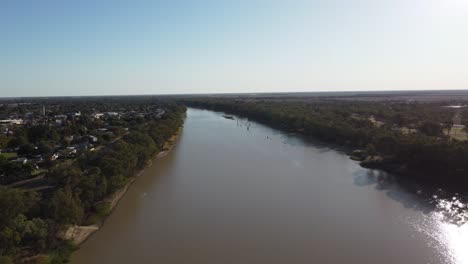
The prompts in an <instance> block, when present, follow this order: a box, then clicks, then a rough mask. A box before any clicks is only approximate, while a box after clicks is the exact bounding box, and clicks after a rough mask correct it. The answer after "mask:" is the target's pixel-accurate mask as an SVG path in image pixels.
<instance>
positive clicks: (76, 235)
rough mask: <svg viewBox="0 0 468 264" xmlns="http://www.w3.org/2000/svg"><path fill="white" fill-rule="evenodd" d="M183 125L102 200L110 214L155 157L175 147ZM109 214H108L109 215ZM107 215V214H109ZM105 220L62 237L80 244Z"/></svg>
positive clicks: (66, 232)
mask: <svg viewBox="0 0 468 264" xmlns="http://www.w3.org/2000/svg"><path fill="white" fill-rule="evenodd" d="M182 130H183V127H180V128H179V129H178V130H177V132H176V133H175V134H174V135H173V136H172V137H171V138H170V139H169V140H167V142H166V143H165V144H164V148H163V150H161V151H160V152H159V153H157V154H156V155H154V156H153V158H152V159H150V160H149V161H148V163H147V165H146V166H145V168H143V169H142V170H141V171H139V172H138V173H137V174H136V175H135V177H132V178H130V179H129V181H128V183H127V184H126V185H125V186H124V187H123V188H121V189H120V190H118V191H116V192H115V193H113V194H112V195H110V196H108V197H106V198H105V199H104V200H103V201H102V202H103V203H108V204H109V214H111V213H112V211H113V210H114V209H115V208H116V207H117V205H118V203H119V201H120V199H122V197H123V196H124V195H125V193H126V192H127V191H128V189H129V188H130V186H131V185H132V184H133V183H134V182H135V181H136V179H137V178H138V177H139V176H141V174H143V172H144V171H145V169H146V168H147V167H149V166H151V164H152V161H153V160H155V159H159V158H162V157H164V156H166V155H167V154H168V153H169V152H170V151H171V150H172V149H173V147H174V145H175V143H176V141H177V139H178V138H179V137H180V134H181V133H182ZM109 214H108V215H109ZM108 215H107V216H108ZM104 222H105V218H104V219H102V221H100V223H98V224H93V225H87V226H72V227H69V228H68V229H67V230H66V231H65V232H64V233H63V234H62V238H63V239H65V240H69V241H72V242H73V244H75V245H77V246H78V245H80V244H82V243H83V242H85V241H86V240H87V239H88V238H89V237H90V236H91V235H92V234H93V233H95V232H96V231H98V230H99V229H100V228H101V227H102V226H103V225H104Z"/></svg>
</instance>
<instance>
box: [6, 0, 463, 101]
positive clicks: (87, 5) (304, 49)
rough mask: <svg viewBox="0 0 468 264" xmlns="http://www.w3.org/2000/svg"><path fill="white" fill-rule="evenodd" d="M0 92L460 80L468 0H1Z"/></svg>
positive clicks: (395, 85) (348, 86) (375, 86)
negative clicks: (68, 0)
mask: <svg viewBox="0 0 468 264" xmlns="http://www.w3.org/2000/svg"><path fill="white" fill-rule="evenodd" d="M0 34H1V35H2V37H3V39H4V40H3V41H2V42H0V57H2V60H0V87H1V91H2V94H1V95H0V96H1V97H35V96H44V97H47V96H93V95H95V96H99V95H103V96H105V95H144V94H150V95H156V94H161V95H164V94H166V95H167V94H213V93H216V94H224V93H278V92H298V93H300V92H347V91H350V92H358V91H403V90H464V89H468V74H466V69H468V50H467V49H466V47H467V46H468V2H467V1H463V0H427V1H424V0H414V1H403V0H380V1H371V0H360V1H358V0H354V1H345V0H332V1H318V0H316V1H305V0H304V1H303V0H298V1H290V2H287V3H286V2H285V1H266V0H265V1H264V0H255V1H245V0H244V1H237V2H235V3H231V2H227V1H167V2H166V1H99V2H98V3H96V2H94V1H90V0H85V1H79V2H67V3H65V2H62V1H54V0H46V1H41V2H34V1H9V0H7V1H2V3H1V4H0Z"/></svg>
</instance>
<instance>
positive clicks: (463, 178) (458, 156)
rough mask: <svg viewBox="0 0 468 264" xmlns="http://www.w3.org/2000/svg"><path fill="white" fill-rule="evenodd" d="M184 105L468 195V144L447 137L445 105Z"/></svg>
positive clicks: (238, 101) (199, 102) (207, 100)
mask: <svg viewBox="0 0 468 264" xmlns="http://www.w3.org/2000/svg"><path fill="white" fill-rule="evenodd" d="M185 103H186V104H187V105H189V106H192V107H197V108H204V109H210V110H215V111H223V112H226V113H231V114H236V115H240V116H243V117H247V118H250V119H252V120H255V121H259V122H261V123H265V124H267V125H270V126H273V127H276V128H280V129H286V130H294V131H296V132H299V133H302V134H304V135H305V136H310V137H314V138H317V139H321V140H324V141H327V142H332V143H337V144H340V145H347V146H352V147H354V148H359V149H361V150H362V153H365V154H364V157H363V158H362V159H363V160H364V161H363V163H362V164H363V166H367V167H372V168H379V169H383V170H387V171H390V172H393V173H396V174H400V175H402V176H404V177H407V178H414V179H417V180H418V181H420V182H423V183H431V184H437V185H440V186H444V187H451V188H455V189H457V190H461V191H466V190H468V162H467V157H468V142H467V141H457V140H454V139H450V138H449V137H447V136H445V135H444V133H443V131H444V129H445V130H447V129H449V130H450V129H451V127H452V125H453V123H452V117H453V115H454V112H453V110H451V109H446V108H443V107H442V106H443V105H444V104H442V103H407V102H355V101H341V100H325V99H323V100H321V101H312V102H306V101H288V100H284V101H281V100H252V99H223V98H205V99H190V100H185ZM376 120H380V121H376ZM408 131H410V132H408Z"/></svg>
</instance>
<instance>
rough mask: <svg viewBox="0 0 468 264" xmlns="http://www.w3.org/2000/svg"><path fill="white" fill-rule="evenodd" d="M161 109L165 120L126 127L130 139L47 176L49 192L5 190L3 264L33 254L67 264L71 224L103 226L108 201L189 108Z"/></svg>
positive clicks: (0, 229)
mask: <svg viewBox="0 0 468 264" xmlns="http://www.w3.org/2000/svg"><path fill="white" fill-rule="evenodd" d="M142 104H143V103H142ZM160 106H161V107H163V108H164V109H165V110H166V113H165V114H164V115H163V116H162V118H160V119H158V120H156V119H152V118H147V119H140V120H137V122H134V121H132V122H125V124H123V125H122V127H124V126H125V127H127V128H128V134H126V135H125V136H124V137H123V138H122V139H121V140H117V141H115V142H111V143H109V145H108V146H104V147H102V148H101V149H99V150H96V151H94V152H92V151H89V152H87V153H86V154H85V155H83V156H81V157H79V158H77V159H76V160H73V161H71V162H69V163H65V164H62V165H59V166H56V167H54V168H53V169H51V170H50V171H49V172H47V174H46V175H45V177H46V179H47V180H48V182H49V183H50V185H51V186H52V187H51V188H50V189H49V190H48V191H44V192H42V193H38V192H34V191H26V190H21V189H13V188H8V187H4V186H0V212H1V217H0V263H10V262H11V261H12V260H13V259H14V260H15V262H16V261H17V260H19V259H21V258H22V256H34V255H35V256H38V257H37V258H35V262H31V263H65V262H66V261H67V258H68V257H69V255H70V253H71V251H72V250H73V249H74V246H73V245H72V244H71V243H70V242H69V241H64V240H62V239H60V238H59V237H60V236H59V234H60V233H61V232H63V231H64V230H65V229H66V228H67V227H69V226H70V225H89V224H96V223H100V222H101V221H102V220H103V218H104V217H105V216H107V215H108V214H109V213H110V203H109V202H106V201H105V199H104V198H105V197H108V196H109V195H111V194H113V193H114V192H115V191H116V190H118V189H120V188H122V187H123V186H125V185H126V183H127V182H128V181H129V179H130V178H131V177H134V176H135V174H136V173H137V172H138V171H139V170H141V169H143V167H144V166H145V164H146V163H147V162H148V161H149V160H150V159H151V158H152V157H153V156H154V155H155V154H156V153H158V152H159V151H161V150H163V147H164V144H165V143H166V142H167V141H168V140H169V139H170V138H171V137H172V136H173V135H174V134H175V133H176V132H177V131H178V129H179V128H180V127H181V126H182V124H183V121H184V116H185V111H186V108H185V106H182V105H179V104H175V103H160ZM103 107H105V106H103ZM122 122H123V121H122Z"/></svg>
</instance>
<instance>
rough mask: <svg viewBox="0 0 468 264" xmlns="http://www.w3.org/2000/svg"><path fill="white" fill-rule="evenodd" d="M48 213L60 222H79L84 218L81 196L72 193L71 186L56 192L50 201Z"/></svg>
mask: <svg viewBox="0 0 468 264" xmlns="http://www.w3.org/2000/svg"><path fill="white" fill-rule="evenodd" d="M48 214H49V217H50V218H51V219H53V220H54V221H55V222H57V223H59V224H79V223H80V222H81V220H82V218H83V214H84V212H83V208H82V207H81V205H80V201H79V198H77V197H76V195H75V194H73V193H72V191H71V189H70V187H69V186H66V187H65V188H62V189H59V190H58V191H56V192H55V193H54V195H53V196H52V199H51V200H50V202H49V206H48Z"/></svg>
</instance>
